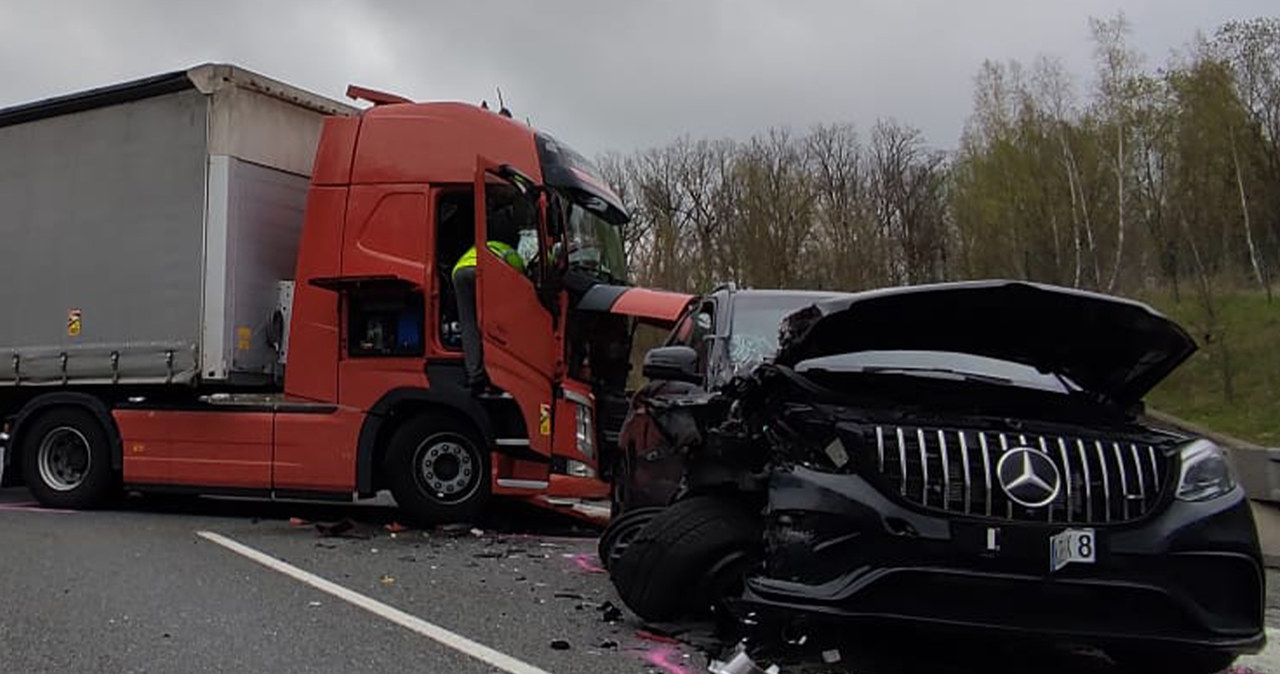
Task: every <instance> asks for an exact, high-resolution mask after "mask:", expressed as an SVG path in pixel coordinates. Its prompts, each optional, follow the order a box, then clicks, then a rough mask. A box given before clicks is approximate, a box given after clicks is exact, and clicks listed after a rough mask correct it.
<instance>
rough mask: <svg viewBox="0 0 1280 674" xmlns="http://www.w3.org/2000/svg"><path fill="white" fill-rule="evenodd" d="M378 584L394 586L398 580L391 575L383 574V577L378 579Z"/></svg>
mask: <svg viewBox="0 0 1280 674" xmlns="http://www.w3.org/2000/svg"><path fill="white" fill-rule="evenodd" d="M378 582H379V583H382V584H383V585H393V584H395V582H396V578H395V576H392V575H389V574H383V575H382V577H381V578H379V579H378Z"/></svg>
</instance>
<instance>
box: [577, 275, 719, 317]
mask: <svg viewBox="0 0 1280 674" xmlns="http://www.w3.org/2000/svg"><path fill="white" fill-rule="evenodd" d="M693 300H694V296H693V295H686V294H684V293H672V292H666V291H662V290H649V289H648V288H630V287H627V286H614V285H604V284H599V285H594V286H592V287H591V289H590V290H588V291H587V292H586V293H585V294H583V296H582V299H581V300H579V301H578V304H577V306H576V307H575V309H577V310H578V311H600V312H604V313H610V314H621V315H623V316H632V317H635V318H638V319H640V320H641V321H643V322H645V323H652V324H655V325H659V326H664V327H671V326H673V325H675V323H676V321H677V320H679V319H680V316H682V315H684V311H685V309H686V308H687V307H688V306H689V304H690V303H691V302H693Z"/></svg>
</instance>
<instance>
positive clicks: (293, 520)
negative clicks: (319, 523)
mask: <svg viewBox="0 0 1280 674" xmlns="http://www.w3.org/2000/svg"><path fill="white" fill-rule="evenodd" d="M309 524H311V522H310V521H308V520H304V519H302V518H301V517H290V518H289V526H291V527H305V526H307V525H309Z"/></svg>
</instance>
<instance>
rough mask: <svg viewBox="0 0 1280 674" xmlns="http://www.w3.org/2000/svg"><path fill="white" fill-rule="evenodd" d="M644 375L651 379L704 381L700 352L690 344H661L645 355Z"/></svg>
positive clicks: (692, 382)
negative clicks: (699, 369) (700, 366)
mask: <svg viewBox="0 0 1280 674" xmlns="http://www.w3.org/2000/svg"><path fill="white" fill-rule="evenodd" d="M642 372H643V373H644V376H646V377H648V378H649V379H657V380H669V381H684V382H689V383H691V384H700V383H702V375H701V374H699V372H698V352H697V351H694V350H693V349H692V348H691V347H688V346H660V347H658V348H656V349H650V350H649V352H648V353H646V354H645V355H644V369H643V370H642Z"/></svg>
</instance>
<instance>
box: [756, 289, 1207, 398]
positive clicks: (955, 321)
mask: <svg viewBox="0 0 1280 674" xmlns="http://www.w3.org/2000/svg"><path fill="white" fill-rule="evenodd" d="M779 344H780V349H779V351H778V355H777V359H776V362H777V363H779V364H781V365H788V366H791V365H795V364H796V363H799V362H801V361H804V360H808V359H810V358H818V357H822V356H831V355H836V354H842V353H853V352H858V351H873V350H875V351H880V350H889V351H896V350H918V351H950V352H957V353H967V354H973V355H978V356H987V357H990V358H999V359H1002V360H1007V361H1011V362H1016V363H1022V364H1025V365H1030V366H1032V367H1035V368H1036V369H1038V370H1040V371H1041V372H1046V373H1055V374H1060V375H1063V376H1065V377H1067V378H1068V379H1070V380H1071V381H1072V382H1074V383H1076V384H1078V385H1079V386H1080V387H1082V388H1083V389H1085V390H1086V391H1089V392H1092V393H1095V394H1098V395H1101V396H1103V397H1105V398H1107V399H1110V400H1111V401H1113V402H1116V403H1119V404H1129V403H1134V402H1137V401H1139V400H1141V399H1142V396H1144V395H1146V393H1147V392H1148V391H1150V390H1151V388H1152V387H1154V386H1155V385H1156V384H1157V383H1159V382H1160V380H1162V379H1164V378H1165V377H1166V376H1167V375H1168V374H1169V373H1170V372H1172V371H1173V370H1174V369H1175V368H1177V367H1178V365H1180V364H1181V363H1182V362H1183V361H1184V360H1186V359H1187V357H1189V356H1190V355H1191V354H1192V353H1194V352H1195V350H1196V344H1195V342H1194V341H1193V340H1192V339H1191V337H1190V335H1188V334H1187V333H1186V331H1185V330H1183V329H1182V328H1181V327H1180V326H1178V325H1177V324H1176V323H1174V322H1173V321H1171V320H1169V319H1168V318H1165V317H1164V316H1162V315H1161V314H1159V313H1157V312H1156V311H1155V310H1153V309H1152V308H1151V307H1148V306H1147V305H1145V304H1142V303H1140V302H1134V301H1131V300H1125V299H1120V298H1116V297H1111V296H1108V295H1101V294H1098V293H1091V292H1085V291H1081V290H1072V289H1069V288H1059V287H1055V286H1049V285H1041V284H1036V283H1025V282H1020V281H973V282H964V283H941V284H936V285H924V286H909V287H901V288H886V289H883V290H873V291H869V292H863V293H856V294H853V295H848V296H845V297H841V298H839V299H832V300H826V301H823V302H819V303H817V304H814V305H813V306H810V307H807V308H805V309H801V310H799V311H796V312H794V313H792V314H791V315H789V316H787V317H786V318H785V319H783V322H782V332H781V335H780V339H779Z"/></svg>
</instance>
